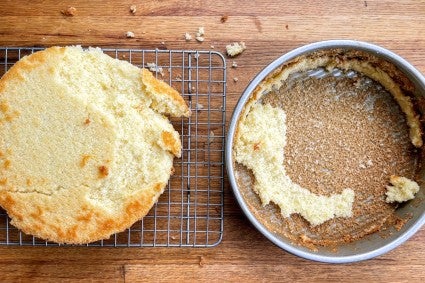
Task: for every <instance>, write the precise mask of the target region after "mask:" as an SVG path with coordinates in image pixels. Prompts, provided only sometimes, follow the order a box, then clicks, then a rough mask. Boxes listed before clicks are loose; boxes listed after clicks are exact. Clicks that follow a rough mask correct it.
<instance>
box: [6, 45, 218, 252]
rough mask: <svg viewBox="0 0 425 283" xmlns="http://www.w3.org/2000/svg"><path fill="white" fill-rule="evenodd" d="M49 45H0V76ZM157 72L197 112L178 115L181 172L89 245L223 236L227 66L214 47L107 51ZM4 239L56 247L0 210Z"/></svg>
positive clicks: (199, 241) (167, 243) (209, 240)
mask: <svg viewBox="0 0 425 283" xmlns="http://www.w3.org/2000/svg"><path fill="white" fill-rule="evenodd" d="M41 49H42V48H15V47H13V48H12V47H7V48H0V76H2V75H3V74H4V73H5V72H6V71H7V70H8V69H9V68H10V67H11V66H13V64H14V63H15V62H16V61H18V60H19V59H20V58H22V57H23V56H25V55H29V54H31V53H33V52H35V51H38V50H41ZM103 51H104V52H105V53H106V54H108V55H110V56H112V57H114V58H118V59H121V60H127V61H129V62H130V63H132V64H134V65H136V66H138V67H147V68H150V69H151V71H154V72H155V74H156V76H157V77H158V78H159V79H162V80H164V81H166V82H168V83H169V84H170V85H172V86H173V87H174V88H175V89H177V90H178V91H179V92H180V93H182V95H183V96H184V98H185V100H186V101H187V103H188V105H189V107H190V108H191V110H192V116H191V117H190V118H189V119H187V118H185V119H172V123H173V125H174V128H175V129H176V130H177V131H179V133H180V135H181V139H182V145H183V150H182V157H181V158H180V159H174V167H175V173H174V175H173V176H172V177H171V178H170V181H169V184H168V186H167V188H166V189H165V192H164V194H163V195H161V197H160V199H159V201H158V202H157V203H156V204H155V206H154V207H153V208H152V209H151V211H150V212H149V214H148V215H147V216H145V217H144V218H143V219H141V220H140V221H138V222H136V223H135V224H134V225H133V226H132V227H131V228H130V229H127V230H126V231H124V232H122V233H117V234H115V235H113V236H111V238H110V239H108V240H102V241H98V242H94V243H90V244H87V246H115V247H117V246H119V247H124V246H125V247H127V246H128V247H211V246H215V245H217V244H219V243H220V241H221V239H222V235H223V183H224V177H223V175H224V135H225V115H226V113H225V110H226V65H225V60H224V57H223V56H222V55H221V54H220V53H218V52H214V51H181V50H179V51H177V50H134V49H103ZM0 245H22V246H29V245H31V246H57V245H58V244H55V243H51V242H46V241H44V240H41V239H38V238H35V237H33V236H29V235H26V234H24V233H22V232H21V231H19V230H18V229H16V228H15V227H13V226H12V225H11V224H10V219H9V218H8V216H7V214H6V213H5V211H4V210H2V209H0Z"/></svg>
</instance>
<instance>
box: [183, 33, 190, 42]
mask: <svg viewBox="0 0 425 283" xmlns="http://www.w3.org/2000/svg"><path fill="white" fill-rule="evenodd" d="M184 39H185V40H186V41H191V40H192V36H191V35H190V33H188V32H185V33H184Z"/></svg>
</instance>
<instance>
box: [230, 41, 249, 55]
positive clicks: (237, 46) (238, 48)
mask: <svg viewBox="0 0 425 283" xmlns="http://www.w3.org/2000/svg"><path fill="white" fill-rule="evenodd" d="M245 49H246V45H245V42H243V41H241V42H233V43H231V44H229V45H226V52H227V55H228V56H229V57H235V56H236V55H239V54H241V53H242V52H244V50H245Z"/></svg>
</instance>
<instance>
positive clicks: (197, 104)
mask: <svg viewBox="0 0 425 283" xmlns="http://www.w3.org/2000/svg"><path fill="white" fill-rule="evenodd" d="M202 109H204V105H202V104H201V103H196V111H201V110H202Z"/></svg>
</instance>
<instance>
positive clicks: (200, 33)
mask: <svg viewBox="0 0 425 283" xmlns="http://www.w3.org/2000/svg"><path fill="white" fill-rule="evenodd" d="M204 35H205V29H204V27H199V28H198V32H197V33H196V37H195V39H196V40H197V41H199V42H203V41H204V40H205V37H204Z"/></svg>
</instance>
